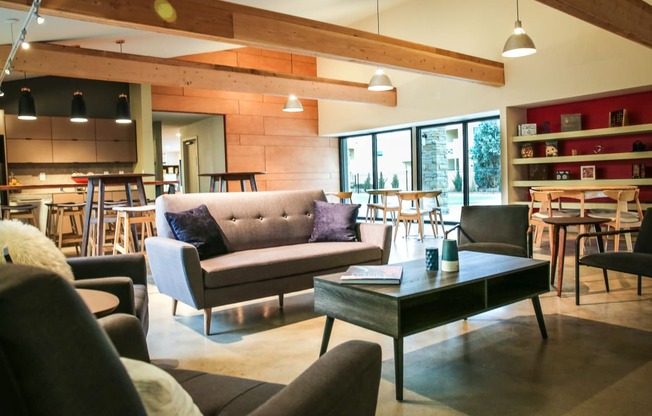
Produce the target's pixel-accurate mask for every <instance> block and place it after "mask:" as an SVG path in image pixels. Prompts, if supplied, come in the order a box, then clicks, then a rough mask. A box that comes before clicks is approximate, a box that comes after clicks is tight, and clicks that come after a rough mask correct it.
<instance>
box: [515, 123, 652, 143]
mask: <svg viewBox="0 0 652 416" xmlns="http://www.w3.org/2000/svg"><path fill="white" fill-rule="evenodd" d="M637 133H652V124H637V125H635V126H623V127H607V128H604V129H591V130H577V131H564V132H558V133H546V134H535V135H532V136H514V137H512V142H513V143H522V142H541V141H545V140H574V139H586V138H590V137H606V136H624V135H627V134H637Z"/></svg>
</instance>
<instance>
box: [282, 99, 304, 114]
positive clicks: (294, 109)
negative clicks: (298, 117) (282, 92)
mask: <svg viewBox="0 0 652 416" xmlns="http://www.w3.org/2000/svg"><path fill="white" fill-rule="evenodd" d="M283 111H285V112H286V113H298V112H301V111H303V105H301V101H299V99H298V98H297V96H296V95H290V96H289V97H288V100H287V101H286V102H285V107H283Z"/></svg>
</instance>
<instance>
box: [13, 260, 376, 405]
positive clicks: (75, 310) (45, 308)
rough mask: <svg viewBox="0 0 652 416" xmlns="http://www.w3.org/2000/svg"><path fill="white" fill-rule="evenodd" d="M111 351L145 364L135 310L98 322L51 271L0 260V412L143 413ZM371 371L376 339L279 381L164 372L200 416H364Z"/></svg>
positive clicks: (372, 389)
mask: <svg viewBox="0 0 652 416" xmlns="http://www.w3.org/2000/svg"><path fill="white" fill-rule="evenodd" d="M98 322H100V325H102V327H104V328H105V331H103V330H102V327H101V326H100V325H98ZM107 335H108V337H107ZM110 340H111V341H112V342H111V341H110ZM119 354H120V355H122V356H123V357H126V358H131V359H136V360H141V361H149V354H148V352H147V346H146V343H145V336H144V334H143V331H142V330H141V327H140V322H139V321H138V320H137V318H136V317H134V316H133V315H127V314H115V315H109V316H107V317H105V318H101V319H100V320H99V321H98V320H96V319H95V318H94V317H93V315H91V313H90V312H89V311H88V309H87V308H86V306H85V305H84V304H83V301H82V300H81V298H80V297H79V296H78V295H77V293H76V292H75V290H74V288H73V286H72V285H70V284H69V283H68V282H67V281H65V280H64V279H63V278H61V277H60V276H58V275H56V274H55V273H53V272H50V271H48V270H45V269H40V268H35V267H30V266H23V265H17V264H8V265H0V391H1V392H2V394H1V395H0V397H1V399H0V414H1V415H13V416H26V415H30V416H40V415H51V414H53V413H56V414H61V415H94V416H109V415H111V416H113V415H133V416H139V415H143V416H144V415H145V409H144V407H143V404H142V402H141V399H140V396H139V394H138V392H137V390H136V387H135V386H134V384H133V383H132V381H131V378H130V377H129V375H128V373H127V371H126V370H125V367H124V366H123V364H122V362H121V361H120V358H119ZM315 355H316V351H315ZM380 369H381V352H380V346H379V345H378V344H374V343H369V342H364V341H349V342H346V343H344V344H342V345H340V346H338V347H336V348H334V349H332V350H331V351H329V352H328V353H327V354H325V355H324V356H322V357H320V358H319V359H318V360H317V361H316V362H315V363H314V364H313V365H312V366H310V367H309V368H308V369H307V370H306V371H305V372H304V373H303V374H301V375H300V376H299V377H298V378H297V379H295V380H294V381H293V382H292V383H290V384H289V385H288V386H283V385H280V384H273V383H265V382H261V381H255V380H249V379H243V378H237V377H229V376H221V375H216V374H207V373H202V372H199V371H190V370H180V369H170V370H166V371H167V372H168V373H169V374H170V375H172V376H173V377H174V378H175V379H176V380H177V382H178V383H179V384H180V385H181V386H182V387H183V389H184V390H186V391H187V392H188V393H189V395H190V396H191V397H192V399H193V401H194V403H195V404H196V405H197V407H198V408H199V410H200V411H201V412H202V414H203V415H205V416H211V415H220V414H223V415H224V414H229V415H250V416H272V415H284V416H299V415H313V416H327V415H328V416H338V415H352V414H354V415H362V416H372V415H374V413H375V411H376V403H377V398H378V385H379V383H380Z"/></svg>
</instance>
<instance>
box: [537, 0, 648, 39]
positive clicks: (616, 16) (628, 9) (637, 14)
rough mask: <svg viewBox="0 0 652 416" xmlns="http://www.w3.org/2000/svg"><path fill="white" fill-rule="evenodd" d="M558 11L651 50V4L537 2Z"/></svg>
mask: <svg viewBox="0 0 652 416" xmlns="http://www.w3.org/2000/svg"><path fill="white" fill-rule="evenodd" d="M537 1H538V2H539V3H542V4H545V5H546V6H550V7H552V8H553V9H556V10H559V11H560V12H563V13H566V14H569V15H571V16H573V17H576V18H578V19H580V20H584V21H585V22H587V23H590V24H592V25H595V26H598V27H600V28H602V29H605V30H608V31H609V32H612V33H615V34H616V35H619V36H622V37H624V38H626V39H629V40H631V41H634V42H636V43H639V44H641V45H644V46H647V47H648V48H652V5H650V4H649V3H646V2H645V1H643V0H618V1H614V0H537Z"/></svg>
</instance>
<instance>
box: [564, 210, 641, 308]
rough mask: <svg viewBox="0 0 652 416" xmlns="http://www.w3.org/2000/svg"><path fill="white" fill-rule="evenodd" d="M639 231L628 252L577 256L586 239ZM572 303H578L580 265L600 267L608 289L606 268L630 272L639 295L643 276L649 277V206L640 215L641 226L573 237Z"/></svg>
mask: <svg viewBox="0 0 652 416" xmlns="http://www.w3.org/2000/svg"><path fill="white" fill-rule="evenodd" d="M633 232H638V236H637V237H636V244H634V250H633V251H631V252H623V251H619V252H598V253H592V254H587V255H586V256H584V257H580V247H581V244H582V241H583V240H584V239H585V238H590V237H598V236H603V237H604V236H609V235H621V234H626V233H633ZM575 245H576V247H575V304H576V305H579V304H580V266H590V267H598V268H600V269H602V274H603V276H604V285H605V288H606V290H607V292H609V276H608V274H607V270H613V271H616V272H622V273H629V274H633V275H636V276H637V278H638V289H637V293H638V294H639V295H640V294H641V286H642V276H645V277H652V208H648V209H647V211H646V212H645V216H644V217H643V222H642V223H641V227H640V228H639V229H638V230H636V229H633V230H632V229H625V230H617V231H605V232H600V233H584V234H580V235H579V236H577V240H575Z"/></svg>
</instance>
